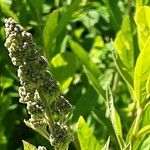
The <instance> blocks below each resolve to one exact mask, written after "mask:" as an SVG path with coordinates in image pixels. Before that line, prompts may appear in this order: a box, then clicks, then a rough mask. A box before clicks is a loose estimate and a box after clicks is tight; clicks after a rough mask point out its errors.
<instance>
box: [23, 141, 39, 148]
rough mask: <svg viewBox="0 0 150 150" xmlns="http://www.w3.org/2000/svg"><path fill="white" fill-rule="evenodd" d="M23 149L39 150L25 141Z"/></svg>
mask: <svg viewBox="0 0 150 150" xmlns="http://www.w3.org/2000/svg"><path fill="white" fill-rule="evenodd" d="M23 148H24V150H37V148H36V147H35V146H34V145H32V144H30V143H28V142H26V141H24V140H23Z"/></svg>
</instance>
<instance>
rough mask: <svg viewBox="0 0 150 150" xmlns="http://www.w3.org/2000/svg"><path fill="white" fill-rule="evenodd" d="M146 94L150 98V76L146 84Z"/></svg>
mask: <svg viewBox="0 0 150 150" xmlns="http://www.w3.org/2000/svg"><path fill="white" fill-rule="evenodd" d="M146 92H147V94H148V96H150V75H149V76H148V79H147V82H146Z"/></svg>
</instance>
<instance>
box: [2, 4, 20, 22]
mask: <svg viewBox="0 0 150 150" xmlns="http://www.w3.org/2000/svg"><path fill="white" fill-rule="evenodd" d="M0 11H2V13H4V14H5V15H7V16H9V17H12V18H14V19H15V20H16V21H18V17H17V15H16V14H15V13H14V12H13V11H12V10H11V9H10V8H9V6H8V5H7V4H5V3H4V2H2V1H0Z"/></svg>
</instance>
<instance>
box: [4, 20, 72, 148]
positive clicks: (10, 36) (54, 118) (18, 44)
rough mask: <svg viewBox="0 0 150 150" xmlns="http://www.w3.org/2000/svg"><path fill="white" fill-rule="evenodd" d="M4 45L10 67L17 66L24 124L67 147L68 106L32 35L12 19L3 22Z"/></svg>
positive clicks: (68, 140)
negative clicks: (25, 113) (26, 115)
mask: <svg viewBox="0 0 150 150" xmlns="http://www.w3.org/2000/svg"><path fill="white" fill-rule="evenodd" d="M5 33H6V42H5V44H4V46H5V47H6V48H7V49H8V52H9V56H10V58H11V61H12V63H13V65H15V66H17V67H18V77H19V80H20V84H21V86H20V88H19V95H20V100H19V101H20V102H21V103H24V104H26V106H27V111H28V113H29V114H30V119H29V120H27V121H25V123H26V124H27V125H28V126H29V127H31V128H32V129H34V130H36V131H38V132H39V133H40V134H42V135H43V136H44V137H45V138H47V139H48V140H49V141H50V142H51V144H52V145H53V146H55V147H60V146H62V147H67V146H66V145H68V143H70V141H71V140H72V134H71V132H70V129H69V127H68V126H67V124H66V122H67V118H68V116H69V115H70V113H71V110H72V106H71V104H70V103H69V102H68V101H67V100H66V99H65V98H64V97H63V96H62V94H61V91H60V89H59V86H58V85H57V83H56V81H55V80H54V79H53V76H52V74H51V73H50V72H49V70H48V63H47V60H46V58H45V57H44V56H41V55H40V54H39V52H38V51H37V50H36V47H35V44H34V42H33V38H32V35H31V33H29V32H26V31H25V30H24V28H23V27H22V26H21V25H20V24H18V23H17V22H16V21H15V20H14V19H12V18H8V19H5Z"/></svg>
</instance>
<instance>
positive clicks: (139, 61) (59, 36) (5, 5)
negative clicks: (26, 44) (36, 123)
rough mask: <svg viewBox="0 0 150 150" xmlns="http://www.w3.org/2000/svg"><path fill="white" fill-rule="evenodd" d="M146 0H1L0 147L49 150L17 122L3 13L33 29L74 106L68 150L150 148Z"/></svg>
mask: <svg viewBox="0 0 150 150" xmlns="http://www.w3.org/2000/svg"><path fill="white" fill-rule="evenodd" d="M149 5H150V1H149V0H147V1H145V0H135V1H128V0H114V1H113V2H112V1H111V0H93V1H90V0H89V1H88V0H87V1H86V0H74V1H73V0H72V1H71V0H64V1H60V0H52V1H49V0H16V1H13V0H1V1H0V20H1V22H0V149H2V150H7V149H11V150H16V149H17V150H19V149H42V147H40V146H39V145H43V146H45V147H46V148H47V149H48V150H51V149H53V147H51V146H50V143H49V142H48V141H47V140H46V139H45V138H43V137H42V136H41V135H40V134H38V133H36V132H35V131H32V130H31V129H30V128H28V127H27V126H26V125H25V124H24V122H23V121H24V119H27V118H28V116H29V115H28V113H27V111H26V109H25V107H24V105H22V104H20V103H19V95H18V87H19V86H20V83H19V80H18V78H17V75H16V72H17V70H16V68H15V67H14V66H13V65H12V63H11V61H10V59H9V56H8V53H7V50H6V48H5V47H4V43H5V39H6V36H5V33H4V19H5V18H8V17H12V18H14V19H15V20H16V21H17V22H18V23H19V24H21V25H22V26H23V27H24V28H25V29H26V30H27V31H28V32H30V33H32V35H33V40H34V42H35V43H36V49H38V51H39V53H40V54H41V55H44V56H45V57H47V59H48V63H49V70H50V71H51V73H52V74H53V76H54V78H55V80H57V81H58V84H59V86H60V88H61V91H62V94H63V95H65V97H66V98H67V99H68V100H69V102H70V103H71V104H72V105H73V114H72V115H71V116H70V119H69V120H68V124H69V125H70V127H71V130H72V132H73V133H74V141H73V142H71V143H70V145H69V149H70V150H80V149H81V150H92V149H93V150H96V149H102V150H108V149H112V150H119V149H121V150H148V149H150V134H149V133H150V102H149V100H150V63H149V62H150V55H149V54H150V36H149V34H150V33H149V28H150V21H149V18H150V6H149ZM56 119H57V118H56ZM22 140H23V142H22ZM25 141H27V142H25ZM28 142H29V143H32V144H33V145H35V146H33V145H32V144H29V143H28ZM38 146H39V147H38ZM30 147H31V148H30ZM36 147H37V148H36ZM43 149H44V148H43Z"/></svg>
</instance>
